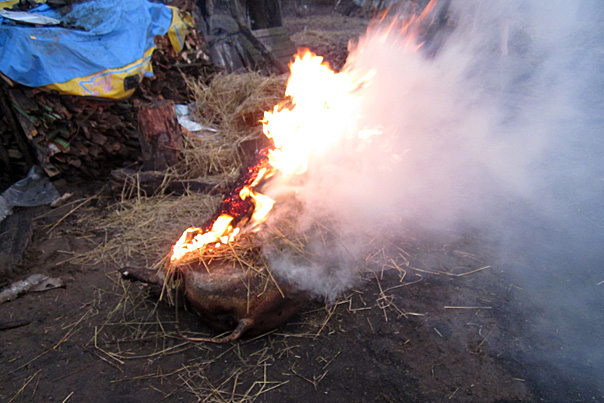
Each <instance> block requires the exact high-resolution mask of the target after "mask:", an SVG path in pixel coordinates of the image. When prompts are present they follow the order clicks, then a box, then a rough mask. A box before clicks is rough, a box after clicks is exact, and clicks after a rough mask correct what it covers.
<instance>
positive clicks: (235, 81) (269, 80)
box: [178, 72, 286, 177]
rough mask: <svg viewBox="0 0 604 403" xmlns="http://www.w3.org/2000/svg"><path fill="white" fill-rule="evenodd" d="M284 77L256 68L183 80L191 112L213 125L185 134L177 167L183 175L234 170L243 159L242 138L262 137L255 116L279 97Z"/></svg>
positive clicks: (259, 116) (227, 173)
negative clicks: (198, 132)
mask: <svg viewBox="0 0 604 403" xmlns="http://www.w3.org/2000/svg"><path fill="white" fill-rule="evenodd" d="M285 81H286V77H285V76H268V77H267V76H263V75H261V74H259V73H256V72H249V73H245V74H218V75H216V76H215V77H214V78H213V80H212V81H211V82H210V84H205V83H204V82H203V81H202V80H199V81H195V80H188V82H187V83H188V86H189V88H190V90H191V92H192V93H193V95H194V98H195V105H196V109H194V110H193V111H191V112H192V115H193V118H194V119H195V120H196V121H197V122H199V123H201V124H203V125H204V126H206V127H209V128H212V129H213V131H210V130H208V131H204V132H203V134H201V135H193V134H191V135H187V136H185V143H184V148H183V156H184V159H183V163H182V164H181V166H179V168H178V169H179V171H180V172H181V173H183V174H184V175H186V176H187V177H206V176H211V175H222V176H227V177H233V176H236V175H237V173H238V171H239V169H240V168H241V167H242V166H243V164H244V163H245V159H246V156H245V153H244V152H242V149H244V148H245V147H243V145H244V143H246V142H255V141H256V142H258V141H259V142H262V141H263V134H262V127H261V124H260V120H261V119H262V117H263V112H264V111H267V110H270V109H272V107H273V106H274V105H275V104H277V103H278V102H279V101H281V99H282V98H283V93H284V91H285Z"/></svg>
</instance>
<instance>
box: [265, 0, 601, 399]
mask: <svg viewBox="0 0 604 403" xmlns="http://www.w3.org/2000/svg"><path fill="white" fill-rule="evenodd" d="M445 11H448V13H447V14H446V15H447V16H448V17H450V18H449V19H448V20H445V21H442V22H443V23H442V24H441V26H440V28H439V29H438V30H436V31H435V32H428V33H426V32H425V31H423V33H422V35H424V36H423V37H422V36H421V35H420V38H419V40H420V41H421V40H422V39H424V40H426V43H425V44H424V46H423V47H422V48H420V49H419V50H417V49H416V48H415V46H414V43H412V44H410V43H409V42H408V41H406V40H405V39H406V38H408V36H407V34H389V35H385V30H384V26H383V25H382V26H379V25H378V26H374V27H372V28H371V29H370V31H369V32H368V33H367V34H366V35H365V36H363V37H361V38H360V39H359V41H358V43H357V44H356V45H355V46H353V49H352V50H351V53H350V55H349V58H348V61H347V64H346V66H345V67H344V69H343V72H342V73H341V74H348V75H351V76H363V75H365V74H367V73H372V74H374V76H373V79H372V81H371V83H370V84H369V85H366V86H360V87H359V88H358V89H357V90H356V91H354V92H353V93H352V94H351V96H352V97H354V99H355V103H354V106H353V107H351V110H350V114H349V116H350V119H349V121H346V122H344V121H343V122H341V123H342V126H343V127H344V126H345V127H346V130H348V131H349V132H347V133H346V135H345V136H344V137H343V140H342V141H340V142H338V143H337V144H335V145H333V146H332V147H331V148H329V149H328V150H326V151H325V152H324V153H322V154H320V155H315V156H313V157H312V159H311V161H310V163H309V169H308V172H307V173H306V174H305V175H304V178H303V180H301V181H300V183H299V184H296V185H292V184H288V186H283V184H276V185H275V186H274V187H273V188H272V189H270V190H269V194H271V195H273V196H274V197H278V195H279V193H283V192H295V194H296V197H297V198H298V200H300V201H301V203H302V204H303V205H304V206H305V213H306V215H305V216H304V217H300V220H301V223H302V224H301V226H302V227H303V228H305V229H308V228H310V227H311V226H312V225H311V224H310V223H311V222H313V220H314V221H316V220H317V217H320V218H319V220H322V218H325V217H328V221H329V222H334V223H337V225H334V228H337V230H336V231H337V235H338V236H339V238H338V240H337V241H335V242H333V243H331V244H329V245H328V246H325V243H317V244H313V245H311V248H315V249H316V251H315V252H316V255H317V256H322V258H321V259H323V261H322V260H321V259H319V261H318V262H313V263H308V264H306V265H300V264H296V263H295V262H293V261H291V260H288V258H287V257H284V256H279V257H275V263H277V264H275V265H274V267H275V268H283V270H280V271H281V274H282V275H284V276H289V278H290V279H291V280H292V281H294V282H296V283H297V284H299V285H300V287H301V288H303V289H307V290H310V291H314V292H315V293H317V294H320V295H326V296H329V297H332V298H333V297H334V296H336V295H337V294H338V293H340V292H341V291H342V290H345V289H346V288H347V287H349V286H350V285H351V282H352V281H353V279H354V276H353V275H352V274H351V271H352V270H351V268H354V262H355V259H357V258H358V257H359V256H362V254H363V253H365V251H366V249H365V247H364V246H363V245H364V244H363V239H362V236H365V235H366V236H370V237H374V236H379V234H380V233H384V232H385V231H387V232H391V231H400V232H401V233H404V231H405V228H408V227H410V226H412V225H418V226H421V227H424V228H429V229H432V230H443V231H444V230H447V231H448V230H451V229H456V230H462V229H466V230H467V229H468V228H473V229H476V230H480V231H481V233H484V234H487V236H488V237H489V239H490V240H495V241H497V243H498V244H499V245H500V249H501V251H500V252H501V253H500V256H499V261H500V262H501V264H502V267H505V268H506V269H507V270H508V271H509V273H510V275H511V276H512V277H513V278H514V281H516V282H517V284H518V285H519V286H520V288H522V289H524V290H525V291H524V292H519V293H518V295H517V296H516V298H517V302H518V303H519V304H521V303H523V304H528V305H530V306H532V307H533V309H534V310H535V312H539V313H540V315H539V317H534V318H530V321H531V323H532V324H533V326H532V331H533V332H534V334H541V337H543V338H546V339H547V338H548V337H551V338H552V339H551V340H552V342H551V344H548V346H552V345H553V346H556V347H555V350H554V351H548V352H547V353H548V354H549V358H548V359H547V360H546V359H544V358H543V353H544V351H541V350H539V349H538V348H536V350H535V354H534V356H532V357H530V359H531V360H532V362H534V363H535V365H541V364H543V365H544V366H545V365H547V366H553V367H556V368H558V369H560V368H561V367H564V368H566V371H568V372H569V375H568V376H575V375H576V374H577V372H573V370H577V371H580V372H581V373H582V375H581V377H580V378H581V379H582V380H583V382H584V384H583V386H585V387H594V385H595V387H596V388H597V387H602V386H603V385H604V376H603V375H602V371H601V369H602V368H604V354H603V348H602V344H601V342H600V340H598V335H599V334H602V331H603V330H604V320H603V312H604V302H603V300H604V284H602V283H601V282H602V281H604V270H603V267H602V266H603V264H604V139H603V138H602V135H603V134H604V130H603V129H604V117H602V116H601V113H602V111H603V110H604V108H603V102H602V91H603V90H604V79H603V78H602V77H601V74H600V72H601V71H602V68H603V67H604V43H603V42H602V38H604V25H603V24H602V23H601V22H600V20H601V17H602V16H604V6H603V5H602V4H601V3H599V2H595V1H594V2H588V1H585V2H579V1H573V2H569V1H547V2H546V1H512V2H497V3H495V2H483V1H454V2H451V7H450V9H449V10H445ZM437 12H438V10H437ZM328 221H325V220H323V222H328ZM321 245H322V246H321ZM328 256H331V258H330V259H328V258H327V257H328ZM325 259H327V260H328V261H329V263H332V264H331V266H330V265H329V264H325V263H326V261H325ZM334 262H338V263H335V264H333V263H334ZM571 372H572V375H570V373H571ZM600 393H601V392H600Z"/></svg>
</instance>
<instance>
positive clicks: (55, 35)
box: [0, 0, 176, 98]
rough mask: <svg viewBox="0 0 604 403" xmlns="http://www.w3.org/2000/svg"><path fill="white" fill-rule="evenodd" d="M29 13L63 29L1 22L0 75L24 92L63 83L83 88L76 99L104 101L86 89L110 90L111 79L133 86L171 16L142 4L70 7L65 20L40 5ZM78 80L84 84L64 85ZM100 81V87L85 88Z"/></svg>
mask: <svg viewBox="0 0 604 403" xmlns="http://www.w3.org/2000/svg"><path fill="white" fill-rule="evenodd" d="M30 12H33V13H38V14H41V15H44V16H47V17H52V18H56V19H58V20H60V21H61V22H62V23H63V24H62V25H63V26H32V25H23V24H15V23H12V22H9V21H8V20H7V19H3V18H1V17H0V21H1V22H2V23H0V72H2V73H3V74H4V75H6V76H7V77H9V78H10V79H11V80H13V81H16V82H18V83H20V84H23V85H26V86H29V87H44V86H49V85H52V84H57V83H67V87H68V88H69V87H73V88H75V90H74V91H76V92H77V90H78V88H76V87H82V88H81V90H82V91H83V94H78V95H95V96H104V94H103V89H102V88H100V89H99V88H94V89H91V88H93V87H102V85H104V86H105V87H108V86H112V85H115V83H114V82H112V81H115V80H116V77H118V78H119V80H123V79H124V78H125V77H127V76H130V75H138V78H137V80H136V81H135V82H136V83H137V82H138V79H140V78H141V76H142V74H144V73H145V67H146V71H147V72H148V71H150V69H149V68H148V62H149V60H148V59H150V57H151V53H152V52H153V49H154V46H155V45H154V42H153V38H154V37H155V36H156V35H164V34H166V33H167V32H168V30H169V29H170V26H171V24H172V21H173V13H174V12H176V11H175V10H174V9H173V8H170V7H167V6H165V5H163V4H161V3H151V2H149V1H147V0H127V1H123V0H90V1H87V2H84V3H78V4H74V5H73V7H72V10H71V11H70V12H69V13H68V14H66V15H60V14H59V13H58V12H57V11H56V10H53V9H51V8H50V7H48V6H47V5H45V4H44V5H41V6H38V7H36V8H34V9H32V10H30ZM67 27H69V28H67ZM103 74H104V76H103ZM78 77H83V78H85V79H84V80H83V81H78V82H75V81H74V82H71V83H69V82H70V80H74V79H77V78H78ZM99 77H100V78H101V79H102V80H104V83H102V85H100V84H99V83H95V84H94V85H92V86H87V85H86V84H85V83H84V82H85V81H86V80H88V82H89V83H91V81H90V80H92V81H94V80H97V81H98V80H99ZM103 77H104V78H103ZM121 85H122V88H123V87H124V84H123V83H122V84H121ZM51 88H52V87H51ZM59 90H60V89H59ZM126 90H127V88H126ZM68 92H69V91H68ZM86 92H91V93H90V94H86ZM95 92H96V93H95ZM99 92H100V93H99ZM122 95H123V94H122ZM110 97H111V96H110ZM115 97H118V98H119V97H122V96H115Z"/></svg>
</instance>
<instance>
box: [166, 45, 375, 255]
mask: <svg viewBox="0 0 604 403" xmlns="http://www.w3.org/2000/svg"><path fill="white" fill-rule="evenodd" d="M290 70H291V74H290V77H289V80H288V83H287V88H286V91H285V100H284V101H282V102H281V103H279V104H278V105H275V107H274V108H273V110H272V111H267V112H265V114H264V119H263V120H262V125H263V132H264V134H265V135H266V136H267V137H268V138H269V139H271V140H272V144H273V145H272V147H269V148H268V149H267V150H265V151H264V152H265V155H266V159H265V160H261V161H260V162H259V163H257V166H258V167H259V169H249V171H248V173H250V176H249V178H247V182H248V183H247V184H245V185H244V186H241V187H240V188H239V189H237V191H236V192H235V193H234V194H231V195H230V196H229V197H228V198H227V199H225V202H223V210H225V209H226V210H228V209H229V208H228V206H225V204H229V203H231V202H233V201H234V202H236V203H237V202H238V203H251V205H252V206H253V207H252V209H251V210H252V211H251V212H250V211H247V209H245V208H244V209H242V210H243V211H242V212H240V211H237V212H235V214H231V213H230V212H223V213H221V214H220V215H218V216H217V217H216V218H215V220H214V221H213V222H212V223H211V225H209V228H206V229H204V228H195V227H193V228H188V229H187V230H185V231H184V233H183V234H182V236H181V237H180V239H179V240H178V241H177V242H176V244H175V245H174V246H173V248H172V256H171V261H172V262H175V261H178V260H180V259H182V258H183V257H185V256H186V255H188V254H189V253H191V252H194V251H200V250H203V249H205V248H213V247H219V246H220V245H222V244H227V243H229V242H232V241H233V240H235V239H236V238H237V236H238V235H239V234H240V233H241V232H242V231H256V230H258V229H259V226H260V225H261V224H262V223H263V222H264V221H265V220H266V219H267V218H268V215H269V214H270V211H271V210H272V208H273V206H274V204H275V201H274V200H273V199H272V198H270V197H269V196H267V195H264V194H262V193H261V192H260V189H259V188H261V187H262V184H263V183H264V182H265V181H266V180H268V179H270V178H271V177H273V176H275V175H277V174H279V175H281V176H282V177H288V176H291V175H299V174H302V173H304V172H305V171H306V170H307V167H308V162H309V158H311V157H312V156H313V154H316V153H318V152H321V151H322V150H325V149H327V148H329V147H330V146H332V145H333V144H334V143H336V142H337V141H339V140H340V139H341V138H342V137H344V136H346V135H347V133H348V132H350V125H351V123H352V122H351V111H353V110H354V102H355V98H354V97H353V96H351V94H352V93H353V92H354V91H355V90H356V89H358V88H359V87H360V86H363V85H365V84H366V83H367V82H368V81H369V80H370V77H371V74H367V75H365V76H363V77H361V78H358V77H355V76H353V75H348V74H345V73H336V72H334V71H333V70H332V69H331V68H330V67H329V65H328V64H327V63H325V62H324V61H323V58H322V57H320V56H317V55H315V54H313V53H312V52H310V51H309V50H301V51H300V52H299V53H298V54H297V55H296V56H295V58H294V62H293V63H292V64H291V65H290ZM260 166H261V167H260ZM252 168H255V167H252ZM238 214H243V215H247V217H238V216H237V215H238Z"/></svg>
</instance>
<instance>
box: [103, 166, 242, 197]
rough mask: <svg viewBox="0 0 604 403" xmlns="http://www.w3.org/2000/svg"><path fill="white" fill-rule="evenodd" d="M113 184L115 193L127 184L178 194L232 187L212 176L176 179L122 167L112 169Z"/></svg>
mask: <svg viewBox="0 0 604 403" xmlns="http://www.w3.org/2000/svg"><path fill="white" fill-rule="evenodd" d="M111 184H112V189H113V192H114V193H115V194H121V193H122V190H123V189H124V186H125V185H132V186H134V185H136V188H137V189H140V190H141V191H142V192H144V193H145V194H147V195H154V194H158V193H161V192H165V193H172V194H176V195H182V194H186V193H188V192H197V193H207V194H219V193H224V192H226V191H227V189H229V188H230V185H231V184H230V183H225V182H219V181H216V180H212V178H205V179H176V178H173V177H170V175H166V174H165V172H153V171H142V172H137V171H135V170H133V169H128V168H120V169H115V170H113V171H111Z"/></svg>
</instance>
